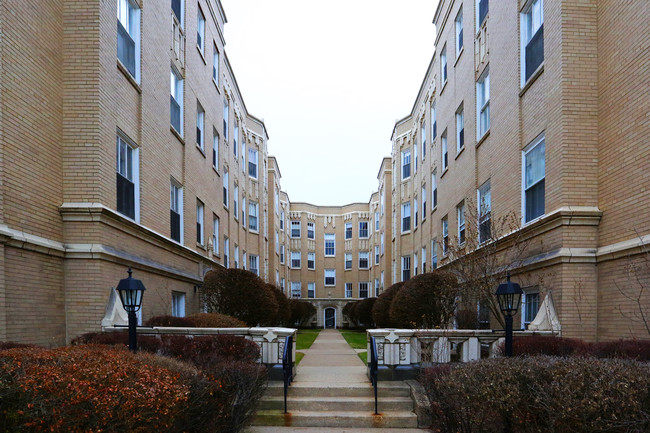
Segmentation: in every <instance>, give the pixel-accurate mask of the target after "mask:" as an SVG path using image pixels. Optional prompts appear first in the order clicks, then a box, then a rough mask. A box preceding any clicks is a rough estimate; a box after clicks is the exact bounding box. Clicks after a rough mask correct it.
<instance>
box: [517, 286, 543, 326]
mask: <svg viewBox="0 0 650 433" xmlns="http://www.w3.org/2000/svg"><path fill="white" fill-rule="evenodd" d="M522 298H523V299H522V300H521V301H522V314H521V327H522V328H524V329H528V325H529V324H530V322H532V321H533V320H535V316H537V312H538V311H539V292H534V293H529V292H524V295H523V296H522Z"/></svg>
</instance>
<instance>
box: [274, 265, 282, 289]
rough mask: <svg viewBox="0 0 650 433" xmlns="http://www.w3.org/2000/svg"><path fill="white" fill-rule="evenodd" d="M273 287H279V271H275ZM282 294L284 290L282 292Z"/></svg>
mask: <svg viewBox="0 0 650 433" xmlns="http://www.w3.org/2000/svg"><path fill="white" fill-rule="evenodd" d="M275 285H276V286H279V285H280V271H277V270H276V271H275ZM282 293H284V290H283V291H282Z"/></svg>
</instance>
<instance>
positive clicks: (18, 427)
mask: <svg viewBox="0 0 650 433" xmlns="http://www.w3.org/2000/svg"><path fill="white" fill-rule="evenodd" d="M182 338H183V337H182ZM265 382H266V376H265V370H264V367H262V366H260V365H257V364H254V363H251V362H243V361H233V360H231V361H228V362H217V363H214V364H211V365H210V366H207V365H201V368H200V369H199V368H196V367H195V366H193V365H192V364H190V363H187V362H182V361H179V360H176V359H173V358H170V357H163V356H157V355H152V354H149V353H143V352H141V353H138V354H132V353H130V352H129V351H128V350H127V349H126V348H124V347H107V346H97V345H78V346H69V347H63V348H59V349H44V348H38V347H26V348H25V347H24V348H14V349H9V350H3V351H0V431H27V432H50V431H69V432H122V431H128V432H150V431H157V430H159V431H167V432H203V431H220V432H237V431H239V430H240V428H241V427H242V426H243V424H244V422H245V420H246V418H247V416H249V415H250V413H251V412H252V410H253V409H254V403H255V402H256V401H257V400H258V399H259V397H260V396H261V394H262V393H263V391H264V387H265Z"/></svg>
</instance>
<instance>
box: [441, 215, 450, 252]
mask: <svg viewBox="0 0 650 433" xmlns="http://www.w3.org/2000/svg"><path fill="white" fill-rule="evenodd" d="M448 252H449V220H448V219H447V217H446V216H445V217H444V218H443V219H442V255H443V256H446V255H447V253H448Z"/></svg>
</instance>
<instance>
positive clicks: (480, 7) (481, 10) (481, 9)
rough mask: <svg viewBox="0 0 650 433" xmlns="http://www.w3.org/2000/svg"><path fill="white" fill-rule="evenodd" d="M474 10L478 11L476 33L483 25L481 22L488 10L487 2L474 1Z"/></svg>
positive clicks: (484, 0) (481, 0)
mask: <svg viewBox="0 0 650 433" xmlns="http://www.w3.org/2000/svg"><path fill="white" fill-rule="evenodd" d="M476 10H477V11H478V13H477V14H476V31H477V32H478V29H480V28H481V25H482V24H483V21H485V17H486V16H487V14H488V11H489V10H490V2H489V0H476Z"/></svg>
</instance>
